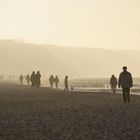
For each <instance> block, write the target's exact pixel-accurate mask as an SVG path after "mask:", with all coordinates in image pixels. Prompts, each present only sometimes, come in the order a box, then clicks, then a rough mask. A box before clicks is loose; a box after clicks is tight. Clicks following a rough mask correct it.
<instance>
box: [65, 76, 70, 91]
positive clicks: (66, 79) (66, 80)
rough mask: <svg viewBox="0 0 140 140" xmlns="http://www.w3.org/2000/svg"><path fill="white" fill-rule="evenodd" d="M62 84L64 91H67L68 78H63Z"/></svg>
mask: <svg viewBox="0 0 140 140" xmlns="http://www.w3.org/2000/svg"><path fill="white" fill-rule="evenodd" d="M64 84H65V88H64V91H69V88H68V76H65V80H64Z"/></svg>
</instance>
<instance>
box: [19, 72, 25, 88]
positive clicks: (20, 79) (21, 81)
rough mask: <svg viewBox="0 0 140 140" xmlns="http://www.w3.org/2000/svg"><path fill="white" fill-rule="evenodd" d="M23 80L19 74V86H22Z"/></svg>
mask: <svg viewBox="0 0 140 140" xmlns="http://www.w3.org/2000/svg"><path fill="white" fill-rule="evenodd" d="M23 79H24V77H23V75H22V74H21V75H20V76H19V81H20V84H21V85H22V84H23Z"/></svg>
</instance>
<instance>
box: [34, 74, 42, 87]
mask: <svg viewBox="0 0 140 140" xmlns="http://www.w3.org/2000/svg"><path fill="white" fill-rule="evenodd" d="M40 78H41V74H40V72H39V71H37V73H36V82H35V83H36V86H37V87H40V85H41V80H40Z"/></svg>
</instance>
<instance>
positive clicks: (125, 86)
mask: <svg viewBox="0 0 140 140" xmlns="http://www.w3.org/2000/svg"><path fill="white" fill-rule="evenodd" d="M118 86H119V88H120V87H121V88H122V92H123V100H124V103H126V102H128V103H129V102H130V88H132V87H133V79H132V75H131V73H130V72H128V71H127V67H126V66H124V67H123V72H121V73H120V76H119V82H118Z"/></svg>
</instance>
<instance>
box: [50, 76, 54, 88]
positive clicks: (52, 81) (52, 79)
mask: <svg viewBox="0 0 140 140" xmlns="http://www.w3.org/2000/svg"><path fill="white" fill-rule="evenodd" d="M49 82H50V86H51V88H53V83H54V77H53V75H51V76H50V78H49Z"/></svg>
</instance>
